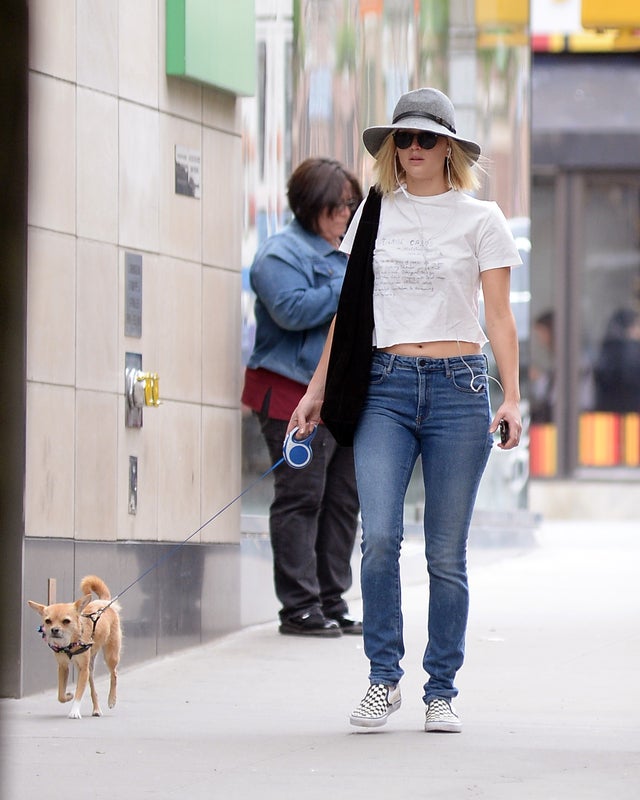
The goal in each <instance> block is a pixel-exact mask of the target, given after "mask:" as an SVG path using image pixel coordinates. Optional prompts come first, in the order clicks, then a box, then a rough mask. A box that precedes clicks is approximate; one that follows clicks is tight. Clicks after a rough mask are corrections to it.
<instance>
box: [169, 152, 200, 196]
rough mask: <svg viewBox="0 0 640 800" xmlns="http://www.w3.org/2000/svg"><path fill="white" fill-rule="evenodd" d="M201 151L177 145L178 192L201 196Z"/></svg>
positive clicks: (176, 170)
mask: <svg viewBox="0 0 640 800" xmlns="http://www.w3.org/2000/svg"><path fill="white" fill-rule="evenodd" d="M200 161H201V158H200V151H199V150H190V149H189V148H188V147H181V146H180V145H178V144H177V145H176V147H175V176H176V194H184V195H186V196H187V197H195V198H196V199H198V198H199V197H200Z"/></svg>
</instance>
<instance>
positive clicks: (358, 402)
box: [321, 188, 382, 446]
mask: <svg viewBox="0 0 640 800" xmlns="http://www.w3.org/2000/svg"><path fill="white" fill-rule="evenodd" d="M381 203H382V195H381V194H380V193H379V192H378V191H376V189H375V188H372V189H371V190H370V191H369V195H368V197H367V200H366V202H365V204H364V207H363V209H362V216H361V217H360V222H359V224H358V230H357V231H356V235H355V238H354V242H353V247H352V249H351V254H350V256H349V262H348V264H347V271H346V274H345V277H344V283H343V284H342V292H341V294H340V301H339V303H338V311H337V313H336V319H335V326H334V331H333V343H332V346H331V354H330V356H329V366H328V370H327V380H326V384H325V394H324V403H323V404H322V412H321V416H322V421H323V422H324V424H325V425H326V426H327V428H328V429H329V430H330V431H331V433H332V435H333V437H334V438H335V440H336V441H337V442H338V444H341V445H343V446H350V445H352V444H353V435H354V433H355V429H356V426H357V424H358V418H359V416H360V411H361V410H362V406H363V404H364V401H365V398H366V396H367V389H368V386H369V371H370V367H371V353H372V347H371V345H372V337H373V326H374V321H373V250H374V247H375V243H376V236H377V234H378V223H379V221H380V206H381Z"/></svg>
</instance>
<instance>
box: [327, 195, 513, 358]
mask: <svg viewBox="0 0 640 800" xmlns="http://www.w3.org/2000/svg"><path fill="white" fill-rule="evenodd" d="M361 214H362V204H361V205H360V207H359V208H358V210H357V211H356V213H355V215H354V218H353V220H352V221H351V224H350V225H349V228H348V230H347V232H346V234H345V236H344V239H343V241H342V244H341V246H340V249H341V250H342V251H344V252H345V253H350V252H351V247H352V245H353V240H354V237H355V233H356V230H357V227H358V222H359V220H360V216H361ZM520 264H522V260H521V258H520V255H519V253H518V249H517V247H516V243H515V240H514V238H513V235H512V233H511V230H510V229H509V225H508V223H507V220H506V219H505V216H504V214H503V213H502V211H501V210H500V208H499V207H498V205H497V204H496V203H494V202H491V201H488V200H477V199H476V198H474V197H471V196H470V195H468V194H466V193H464V192H460V191H454V190H450V191H448V192H445V193H444V194H439V195H434V196H432V197H419V196H417V195H411V194H409V193H408V192H406V190H404V189H398V190H397V191H396V192H394V193H393V194H391V195H385V196H384V197H383V198H382V207H381V210H380V223H379V226H378V235H377V238H376V244H375V250H374V255H373V274H374V288H373V314H374V324H375V327H374V332H373V343H372V344H373V346H374V347H379V348H382V347H391V346H392V345H394V344H402V343H409V342H436V341H456V340H458V341H463V342H477V343H478V344H479V345H480V346H482V345H484V344H485V343H486V342H487V341H488V340H487V337H486V336H485V333H484V331H483V330H482V327H481V326H480V323H479V321H478V302H479V296H480V273H481V272H483V271H484V270H488V269H496V268H498V267H513V266H518V265H520Z"/></svg>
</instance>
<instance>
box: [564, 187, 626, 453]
mask: <svg viewBox="0 0 640 800" xmlns="http://www.w3.org/2000/svg"><path fill="white" fill-rule="evenodd" d="M581 229H582V230H583V231H584V240H583V253H584V258H583V268H582V269H583V274H582V281H581V285H582V296H581V329H582V344H583V359H584V364H585V369H584V371H583V373H582V374H581V376H580V377H581V386H580V387H579V389H580V391H579V393H578V395H577V399H578V404H579V427H578V458H577V461H578V465H579V466H582V467H638V466H640V181H639V180H638V179H637V178H636V179H635V180H634V179H628V178H617V177H605V176H603V177H589V178H587V179H586V180H585V184H584V203H583V220H582V228H581Z"/></svg>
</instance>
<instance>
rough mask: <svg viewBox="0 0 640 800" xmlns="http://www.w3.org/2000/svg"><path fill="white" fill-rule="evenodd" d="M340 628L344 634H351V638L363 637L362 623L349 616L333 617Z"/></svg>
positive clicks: (339, 615)
mask: <svg viewBox="0 0 640 800" xmlns="http://www.w3.org/2000/svg"><path fill="white" fill-rule="evenodd" d="M331 619H333V620H334V621H335V622H337V623H338V625H339V626H340V630H341V631H342V633H347V634H351V636H362V622H360V620H359V619H354V618H353V617H350V616H349V615H348V614H338V615H337V616H335V617H331Z"/></svg>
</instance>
